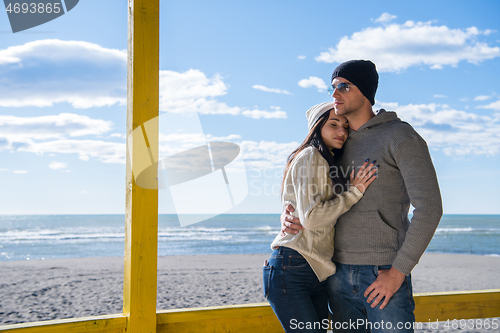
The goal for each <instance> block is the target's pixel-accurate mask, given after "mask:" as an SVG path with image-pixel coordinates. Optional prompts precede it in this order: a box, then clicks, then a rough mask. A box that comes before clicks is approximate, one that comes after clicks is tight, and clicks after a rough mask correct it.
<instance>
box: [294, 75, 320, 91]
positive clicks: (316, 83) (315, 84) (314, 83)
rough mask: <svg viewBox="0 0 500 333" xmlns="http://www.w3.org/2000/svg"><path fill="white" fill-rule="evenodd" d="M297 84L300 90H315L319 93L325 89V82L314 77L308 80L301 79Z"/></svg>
mask: <svg viewBox="0 0 500 333" xmlns="http://www.w3.org/2000/svg"><path fill="white" fill-rule="evenodd" d="M298 84H299V86H300V87H302V88H316V89H317V90H318V91H319V92H322V91H325V90H326V88H327V86H326V83H325V81H323V79H321V78H319V77H316V76H309V78H308V79H302V80H300V81H299V83H298Z"/></svg>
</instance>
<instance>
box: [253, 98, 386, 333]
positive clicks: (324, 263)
mask: <svg viewBox="0 0 500 333" xmlns="http://www.w3.org/2000/svg"><path fill="white" fill-rule="evenodd" d="M306 116H307V120H308V127H309V134H308V135H307V137H306V139H305V140H304V142H303V143H302V144H301V145H300V146H299V147H298V148H297V149H295V150H294V151H293V152H292V154H290V156H289V157H288V162H287V164H286V167H285V173H284V177H283V182H282V193H281V197H282V203H283V206H287V205H288V204H291V205H292V206H293V207H294V208H295V212H294V214H295V216H298V217H299V219H300V221H301V224H302V226H303V227H304V228H305V230H301V231H300V232H299V233H298V234H296V235H294V234H279V235H278V236H276V239H275V240H274V241H273V242H272V244H271V248H272V249H273V253H272V255H271V257H270V259H269V262H267V261H266V263H265V266H264V273H263V278H264V296H265V297H266V298H267V300H268V301H269V303H270V304H271V307H272V308H273V310H274V312H275V313H276V316H277V317H278V319H279V320H280V322H281V325H282V326H283V328H284V329H285V331H286V332H326V329H327V328H328V305H327V302H328V300H327V289H326V279H327V278H328V276H330V275H332V274H334V273H335V264H334V263H333V262H332V261H331V258H332V256H333V236H334V232H335V231H334V225H335V222H336V221H337V218H338V217H339V216H340V215H341V214H343V213H344V212H346V211H347V210H349V209H350V208H351V206H352V205H354V204H355V203H357V202H358V201H359V200H360V199H361V197H362V196H363V193H364V191H365V189H366V187H367V186H369V185H370V184H371V183H372V182H373V180H374V179H375V178H376V176H377V174H376V170H377V167H375V166H374V165H373V163H370V164H369V160H366V162H365V163H364V164H363V166H362V167H361V168H360V170H359V171H358V173H357V175H356V177H355V176H354V170H353V172H352V173H351V175H350V182H347V180H345V179H344V178H343V177H342V172H341V170H339V169H338V168H337V166H336V164H335V157H334V152H335V151H337V152H338V150H339V149H341V148H342V146H343V145H344V142H345V140H346V139H347V134H348V122H347V119H346V118H345V117H344V116H337V115H336V114H335V111H333V103H321V104H318V105H315V106H313V107H312V108H310V109H309V110H308V111H307V113H306ZM347 187H348V188H347ZM318 208H320V209H318Z"/></svg>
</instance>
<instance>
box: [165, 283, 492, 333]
mask: <svg viewBox="0 0 500 333" xmlns="http://www.w3.org/2000/svg"><path fill="white" fill-rule="evenodd" d="M414 298H415V304H416V310H415V316H416V321H417V322H421V323H428V322H429V321H432V322H435V321H436V320H439V321H446V320H448V319H449V320H450V321H452V320H453V319H458V320H459V319H471V318H492V317H500V289H493V290H478V291H462V292H441V293H425V294H415V297H414ZM157 323H158V326H157V332H158V333H163V332H165V333H166V332H178V333H188V332H189V333H190V332H192V333H195V332H196V333H197V332H214V333H215V332H243V333H246V332H248V333H250V332H259V331H260V332H283V328H282V327H281V325H280V323H279V321H278V319H277V318H276V316H275V315H274V312H273V310H272V309H271V307H270V306H269V304H267V303H257V304H248V305H234V306H221V307H210V308H191V309H178V310H164V311H158V313H157Z"/></svg>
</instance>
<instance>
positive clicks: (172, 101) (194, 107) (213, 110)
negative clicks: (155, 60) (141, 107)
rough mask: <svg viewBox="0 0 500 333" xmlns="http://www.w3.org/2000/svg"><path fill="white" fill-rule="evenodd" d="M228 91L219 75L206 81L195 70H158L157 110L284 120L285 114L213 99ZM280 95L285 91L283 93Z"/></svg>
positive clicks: (202, 74) (203, 76)
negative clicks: (249, 108)
mask: <svg viewBox="0 0 500 333" xmlns="http://www.w3.org/2000/svg"><path fill="white" fill-rule="evenodd" d="M228 88H229V87H228V86H227V85H226V84H225V83H224V82H223V81H222V77H221V76H220V75H218V74H216V75H214V76H213V77H212V78H208V77H207V76H206V75H205V74H204V73H203V72H201V71H200V70H197V69H190V70H188V71H186V72H183V73H179V72H175V71H166V70H165V71H160V110H161V111H166V112H173V113H185V112H198V113H199V114H230V115H241V114H242V115H244V116H246V117H251V118H254V119H261V118H265V119H271V118H286V113H285V112H284V111H280V112H269V111H265V110H258V109H254V110H246V109H245V108H242V107H239V106H232V107H231V106H228V105H227V104H226V103H222V102H219V101H217V100H216V99H215V97H219V96H223V95H225V94H227V90H228ZM266 89H267V88H266ZM282 93H288V92H285V91H284V90H283V92H282Z"/></svg>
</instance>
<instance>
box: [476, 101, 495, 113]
mask: <svg viewBox="0 0 500 333" xmlns="http://www.w3.org/2000/svg"><path fill="white" fill-rule="evenodd" d="M476 108H477V109H491V110H495V111H500V100H498V101H496V102H491V103H490V104H488V105H481V106H476Z"/></svg>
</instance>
